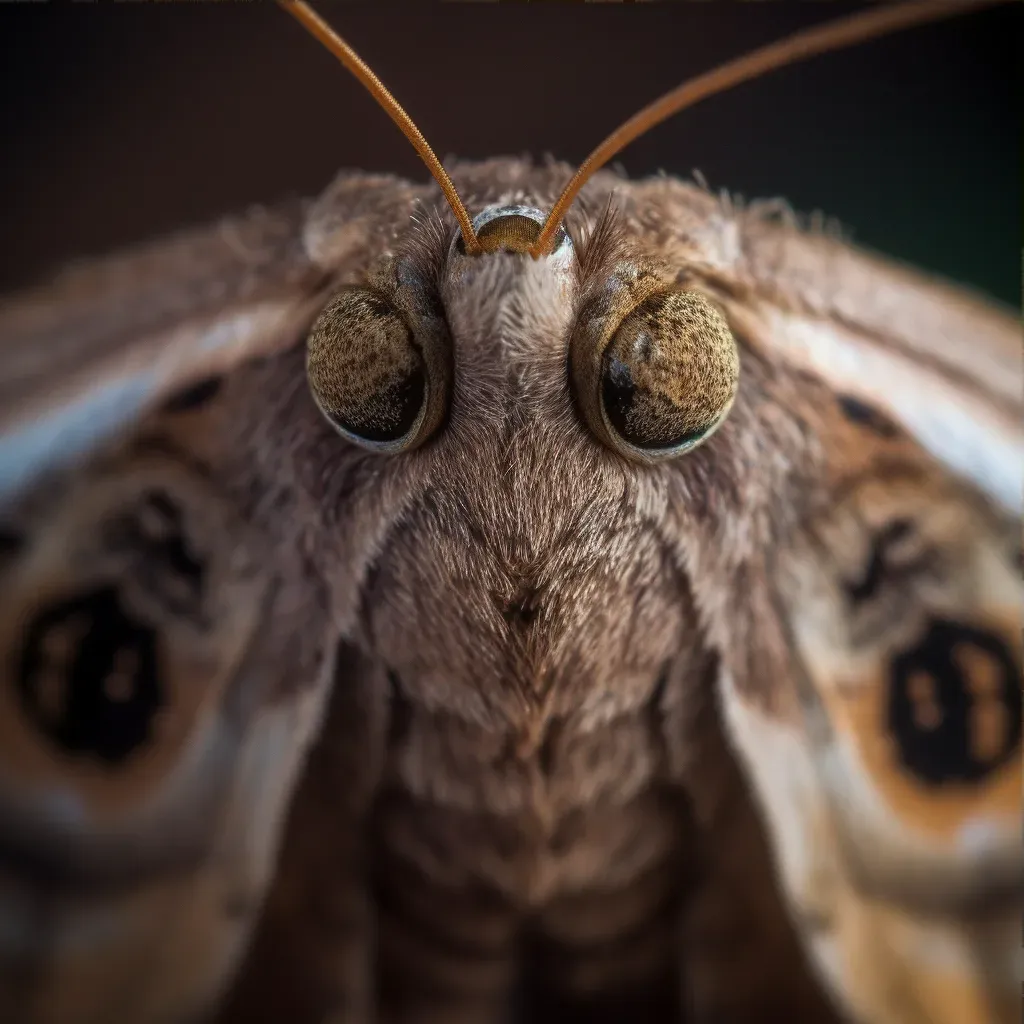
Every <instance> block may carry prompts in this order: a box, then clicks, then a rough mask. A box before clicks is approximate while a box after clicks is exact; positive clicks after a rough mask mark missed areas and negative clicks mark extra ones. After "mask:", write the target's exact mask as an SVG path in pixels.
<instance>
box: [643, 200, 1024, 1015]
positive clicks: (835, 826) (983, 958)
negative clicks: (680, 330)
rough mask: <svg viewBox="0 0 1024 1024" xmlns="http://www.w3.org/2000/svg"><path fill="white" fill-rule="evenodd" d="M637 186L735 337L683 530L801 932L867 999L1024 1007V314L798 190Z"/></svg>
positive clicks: (841, 981) (832, 979)
mask: <svg viewBox="0 0 1024 1024" xmlns="http://www.w3.org/2000/svg"><path fill="white" fill-rule="evenodd" d="M631 202H632V203H634V204H635V206H634V209H635V210H637V211H642V213H640V212H638V213H637V214H636V216H642V217H643V218H644V219H645V221H646V222H648V223H662V224H664V225H666V227H665V228H664V229H663V230H662V238H661V239H660V241H661V243H662V245H661V248H662V252H663V255H665V256H666V257H667V258H668V259H670V260H671V261H672V262H673V263H674V265H676V266H680V267H687V268H688V270H687V273H688V275H689V277H690V280H691V281H692V283H693V285H694V287H698V288H701V289H702V290H704V291H706V292H708V293H710V294H711V295H712V296H713V297H715V298H716V299H717V300H718V301H719V302H720V304H721V306H722V308H723V309H724V310H725V312H726V315H727V317H728V318H729V320H730V322H731V324H732V326H733V328H734V331H735V333H736V335H737V338H738V340H739V343H740V347H741V363H745V364H746V366H745V367H744V369H743V370H742V371H741V376H743V377H745V378H746V383H741V392H740V397H739V398H738V399H737V404H736V408H735V410H734V412H733V415H732V417H731V420H732V422H731V423H727V425H726V427H723V435H722V437H721V439H720V440H718V441H717V442H716V441H713V442H710V443H709V444H708V445H706V446H705V451H703V452H699V453H697V454H696V455H694V456H693V457H692V458H694V459H697V458H700V459H704V460H706V461H707V462H708V464H709V467H708V469H707V475H706V476H705V477H704V478H703V479H704V485H705V487H706V488H708V489H710V490H713V491H714V492H715V493H712V494H709V495H708V496H706V499H705V502H704V505H703V506H702V507H704V508H706V509H710V510H712V512H714V511H720V510H721V508H723V507H725V506H730V504H731V508H730V513H731V514H730V515H728V516H727V517H725V518H724V519H719V520H718V522H719V524H720V525H719V526H718V527H715V526H705V525H704V524H703V523H701V522H697V523H694V524H693V525H694V529H693V530H692V546H691V547H690V549H689V557H690V560H691V565H692V566H693V567H694V572H693V579H694V586H695V589H696V591H697V598H698V603H699V604H700V605H701V607H702V610H703V612H704V615H705V616H706V618H707V621H708V628H709V631H710V633H711V635H712V636H713V638H714V639H715V641H716V644H717V646H718V647H719V650H720V653H721V656H722V666H723V669H722V673H721V678H720V683H719V699H720V701H721V705H722V711H723V716H724V719H725V722H726V725H727V728H728V731H729V734H730V736H731V739H732V742H733V745H734V747H735V748H736V750H737V752H738V755H739V758H740V761H741V763H742V764H743V766H744V768H745V772H746V775H747V778H748V780H749V783H750V785H751V788H752V789H753V791H754V794H755V796H756V797H757V799H758V802H759V806H760V808H761V812H762V816H763V819H764V821H765V824H766V827H767V833H768V836H769V839H770V843H771V846H772V850H773V854H774V858H775V862H776V867H777V872H778V877H779V878H780V881H781V888H782V890H783V893H784V895H785V898H786V900H787V901H788V903H789V906H790V909H791V912H792V913H793V916H794V919H795V920H796V922H797V924H798V926H799V928H800V930H801V932H802V934H803V938H804V944H805V948H807V949H808V950H809V951H810V952H811V953H812V955H813V960H814V962H815V963H816V965H817V967H818V969H819V972H820V974H821V975H822V976H823V977H824V978H825V979H826V980H827V981H828V982H829V984H830V986H831V989H832V991H833V992H834V993H835V995H836V996H837V997H838V998H839V1000H840V1002H841V1003H842V1004H843V1005H845V1006H846V1007H847V1008H848V1009H850V1010H852V1011H853V1015H854V1016H856V1017H857V1019H863V1020H870V1021H873V1022H882V1024H885V1022H893V1024H895V1022H897V1021H899V1022H900V1024H907V1022H921V1024H924V1022H925V1021H931V1022H933V1021H939V1022H943V1021H948V1022H950V1024H952V1022H954V1021H956V1022H964V1021H978V1022H981V1021H1007V1022H1008V1021H1010V1020H1011V1019H1016V1016H1017V1015H1018V1014H1019V998H1020V996H1019V989H1018V981H1019V973H1020V971H1019V967H1020V964H1019V960H1020V952H1019V947H1020V936H1019V913H1020V905H1019V892H1020V881H1021V875H1022V870H1021V869H1022V858H1021V850H1020V836H1019V830H1020V806H1021V775H1020V753H1021V692H1020V689H1021V686H1020V679H1021V633H1020V622H1021V612H1022V595H1021V586H1020V578H1019V568H1018V558H1019V544H1020V527H1019V518H1018V516H1019V508H1020V497H1021V490H1020V480H1021V467H1022V458H1021V453H1022V434H1021V411H1022V409H1021V406H1022V397H1024V387H1022V384H1024V373H1022V349H1021V344H1020V323H1019V319H1018V318H1017V317H1016V316H1013V315H1011V314H1010V313H1009V312H1008V311H1003V310H1000V309H999V308H997V307H995V306H994V305H993V304H990V303H988V302H986V301H984V300H982V299H981V298H979V297H977V296H974V295H971V294H969V293H967V292H966V291H965V290H962V289H959V288H956V287H953V286H950V285H946V284H943V283H941V282H937V281H934V280H931V279H929V278H927V277H926V276H925V275H923V274H920V273H918V272H915V271H913V270H911V269H909V268H906V267H903V266H900V265H898V264H895V263H892V262H888V261H886V260H884V259H881V258H877V257H875V256H872V255H869V254H866V253H862V252H859V251H857V250H855V249H854V248H852V247H850V246H848V245H846V244H845V243H843V242H842V241H840V240H839V239H837V238H833V237H830V236H828V235H826V234H823V233H822V232H820V231H805V230H801V228H800V227H799V226H798V225H797V224H796V223H795V221H794V219H793V218H792V217H791V216H790V215H789V214H788V213H786V212H785V211H783V212H782V213H781V214H780V213H779V212H778V211H777V210H776V211H772V212H770V213H769V211H767V210H766V209H765V208H764V207H756V206H755V207H752V208H750V209H747V210H742V209H738V208H736V207H735V206H733V205H731V204H729V203H728V202H723V201H721V200H719V199H718V198H717V197H713V196H710V195H708V194H707V193H706V192H704V191H702V190H699V189H696V188H693V187H690V186H686V185H682V184H681V183H678V182H671V181H661V182H654V183H650V184H644V185H641V186H639V187H638V188H637V191H636V194H635V196H634V197H633V198H632V199H631ZM744 388H745V389H746V390H745V391H744ZM716 460H717V461H718V463H719V464H718V465H717V466H714V465H712V464H714V463H715V462H716ZM695 465H696V463H695ZM716 505H717V506H718V508H717V509H716ZM705 522H714V515H713V514H712V515H711V516H708V517H706V520H705ZM723 523H725V524H726V525H724V526H722V525H721V524H723ZM729 523H731V524H732V525H731V526H729V525H728V524H729ZM684 543H685V541H684Z"/></svg>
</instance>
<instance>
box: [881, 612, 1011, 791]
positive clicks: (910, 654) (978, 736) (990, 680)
mask: <svg viewBox="0 0 1024 1024" xmlns="http://www.w3.org/2000/svg"><path fill="white" fill-rule="evenodd" d="M889 686H890V689H889V708H888V718H889V722H888V724H889V729H890V731H891V733H892V735H893V738H894V739H895V741H896V747H897V750H898V752H899V758H900V760H901V761H902V763H903V764H904V766H905V767H906V768H907V769H908V770H909V771H910V772H911V773H912V774H913V775H915V776H917V778H918V779H920V780H921V781H922V782H924V783H925V784H927V785H930V786H941V785H943V784H944V783H950V782H980V781H981V780H982V779H984V778H986V777H987V776H988V775H990V774H991V773H992V772H993V771H995V770H996V769H997V768H999V767H1000V766H1002V765H1003V764H1005V763H1006V762H1007V761H1008V760H1009V759H1010V758H1012V757H1013V756H1014V752H1015V751H1016V750H1017V748H1018V746H1019V744H1020V739H1021V689H1020V667H1019V666H1018V665H1017V664H1016V663H1015V659H1014V657H1013V654H1012V653H1011V651H1010V649H1009V647H1008V646H1007V644H1006V643H1005V642H1004V641H1003V640H1002V639H1001V638H1000V637H998V636H997V635H995V634H994V633H989V632H985V631H984V630H980V629H975V628H973V627H972V626H968V625H966V624H964V623H962V622H951V621H949V620H946V619H933V620H931V622H930V623H929V626H928V629H927V631H926V632H925V634H924V636H923V637H922V638H921V640H920V641H919V642H918V643H917V644H916V645H915V646H913V647H911V648H909V649H908V650H905V651H904V652H903V653H901V654H900V655H898V656H897V657H896V658H895V659H893V662H892V665H891V669H890V680H889Z"/></svg>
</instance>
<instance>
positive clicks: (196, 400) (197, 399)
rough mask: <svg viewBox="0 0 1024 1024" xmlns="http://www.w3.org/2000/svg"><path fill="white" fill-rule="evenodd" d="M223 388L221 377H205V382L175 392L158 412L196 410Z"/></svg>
mask: <svg viewBox="0 0 1024 1024" xmlns="http://www.w3.org/2000/svg"><path fill="white" fill-rule="evenodd" d="M223 386H224V378H223V377H207V378H206V379H205V380H201V381H199V383H198V384H193V385H192V386H191V387H187V388H184V389H183V390H182V391H179V392H177V394H174V395H171V397H170V398H168V399H167V401H166V402H164V404H163V407H162V409H161V410H160V411H161V412H165V413H175V412H187V411H188V410H190V409H198V408H199V407H200V406H202V405H206V403H207V402H208V401H210V399H211V398H213V396H214V395H216V394H217V392H218V391H220V389H221V388H222V387H223Z"/></svg>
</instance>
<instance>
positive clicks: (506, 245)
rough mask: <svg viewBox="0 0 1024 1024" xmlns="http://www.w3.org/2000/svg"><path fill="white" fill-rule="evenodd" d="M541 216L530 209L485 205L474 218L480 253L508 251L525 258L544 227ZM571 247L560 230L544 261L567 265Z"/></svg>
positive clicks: (542, 215) (566, 236) (567, 237)
mask: <svg viewBox="0 0 1024 1024" xmlns="http://www.w3.org/2000/svg"><path fill="white" fill-rule="evenodd" d="M544 219H545V217H544V214H543V213H541V212H540V210H537V209H534V208H533V207H532V206H488V207H487V209H486V210H483V211H481V212H480V213H478V214H477V215H476V217H474V218H473V231H474V232H475V233H476V237H477V241H478V242H479V243H480V248H481V249H482V250H483V254H485V255H486V254H489V253H495V252H511V253H519V254H521V255H524V256H525V255H528V254H529V252H530V247H531V246H532V245H533V244H534V243H535V242H536V241H537V238H538V236H539V235H540V232H541V228H542V227H543V226H544ZM571 253H572V244H571V242H570V241H569V236H568V235H567V234H566V232H565V230H564V229H563V228H561V227H559V229H558V232H557V234H556V235H555V244H554V246H553V247H552V249H551V252H550V254H549V255H548V256H547V259H554V260H555V261H556V262H557V263H563V262H568V260H569V258H570V257H571Z"/></svg>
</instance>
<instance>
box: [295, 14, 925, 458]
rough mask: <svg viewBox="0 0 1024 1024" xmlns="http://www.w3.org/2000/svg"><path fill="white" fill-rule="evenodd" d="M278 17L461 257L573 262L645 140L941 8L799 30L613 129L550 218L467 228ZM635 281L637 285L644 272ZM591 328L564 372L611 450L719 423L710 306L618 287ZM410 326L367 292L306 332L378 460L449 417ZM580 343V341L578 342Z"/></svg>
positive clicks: (500, 213)
mask: <svg viewBox="0 0 1024 1024" xmlns="http://www.w3.org/2000/svg"><path fill="white" fill-rule="evenodd" d="M281 2H282V6H283V7H284V9H285V10H287V11H288V12H289V13H290V14H292V15H293V16H294V17H295V18H296V19H297V20H298V21H299V22H300V23H301V24H302V25H303V27H304V28H305V29H306V30H307V31H308V32H310V34H311V35H313V36H314V37H315V38H317V39H318V40H319V41H320V42H321V43H323V45H324V46H325V47H327V49H328V50H330V51H331V53H333V54H334V55H335V56H336V57H337V58H338V59H339V60H340V61H341V62H342V64H344V65H345V67H346V68H348V70H349V71H351V72H352V74H353V75H354V76H355V77H356V78H357V79H358V80H359V81H360V82H361V83H362V85H363V86H365V87H366V89H367V90H368V91H369V92H370V93H371V95H372V96H373V97H374V99H375V100H376V101H377V102H378V103H379V104H380V106H381V107H382V108H383V109H384V110H385V111H386V112H387V114H388V115H389V116H390V117H391V119H392V120H393V121H394V122H395V123H396V124H397V125H398V127H399V128H400V129H401V130H402V133H403V134H404V135H405V136H406V138H407V139H408V140H409V141H410V142H411V143H412V145H413V146H414V148H415V149H416V151H417V153H419V155H420V157H421V159H422V160H423V162H424V163H425V164H426V165H427V167H428V168H429V170H430V172H431V174H432V175H433V176H434V178H435V180H436V181H437V183H438V185H439V186H440V188H441V191H442V192H443V193H444V197H445V199H446V200H447V202H448V205H449V206H450V207H451V209H452V212H453V213H454V214H455V218H456V220H457V221H458V224H459V230H460V235H461V237H460V238H458V239H456V240H455V242H454V243H453V249H456V250H457V251H458V253H459V254H460V255H461V256H464V257H482V256H487V255H490V254H492V253H495V252H499V251H504V252H512V253H518V254H523V255H528V256H530V257H532V258H533V259H541V258H547V259H553V260H555V261H556V262H558V261H568V260H570V259H571V245H570V243H569V240H568V238H567V235H566V232H565V230H564V228H563V227H562V221H563V220H564V218H565V215H566V212H567V211H568V209H569V207H570V206H571V205H572V203H573V201H574V200H575V198H576V196H577V195H578V194H579V191H580V189H581V188H582V187H583V185H584V184H585V183H586V181H587V179H588V178H589V177H590V176H591V175H592V174H593V173H594V172H595V171H596V170H598V169H599V168H600V167H602V166H603V165H604V164H606V163H607V162H608V161H609V160H611V159H612V158H613V157H614V156H615V155H616V154H617V153H618V152H620V151H621V150H622V149H624V148H625V147H626V146H627V145H629V143H631V142H633V141H634V140H635V139H637V138H639V137H640V136H641V135H643V134H644V133H645V132H647V131H648V130H649V129H651V128H653V127H654V126H655V125H657V124H660V123H661V122H662V121H664V120H666V119H667V118H669V117H671V116H672V115H674V114H676V113H678V112H679V111H680V110H683V109H685V108H686V107H689V106H692V105H693V104H694V103H697V102H699V101H700V100H702V99H705V98H707V97H708V96H712V95H714V94H716V93H718V92H722V91H723V90H725V89H728V88H731V87H732V86H734V85H738V84H739V83H741V82H744V81H747V80H749V79H751V78H755V77H757V76H759V75H761V74H764V73H765V72H766V71H770V70H772V69H774V68H778V67H782V66H785V65H786V64H790V63H793V62H794V61H797V60H802V59H805V58H807V57H810V56H813V55H815V54H818V53H823V52H825V51H827V50H832V49H837V48H841V47H843V46H848V45H850V44H852V43H856V42H860V41H862V40H864V39H869V38H871V37H873V36H878V35H884V34H886V33H889V32H892V31H895V30H897V29H899V28H903V27H906V26H908V25H912V24H916V23H918V22H921V21H928V20H930V19H932V18H934V17H937V16H938V14H937V13H936V11H935V7H936V6H937V5H928V4H921V3H907V4H900V5H889V6H887V7H886V8H883V9H881V10H871V11H866V12H863V13H862V14H859V15H855V16H853V17H851V18H847V19H842V20H840V21H837V22H834V23H831V24H827V25H825V26H824V27H818V28H812V29H810V30H808V31H807V32H801V33H797V34H796V35H793V36H790V37H789V38H787V39H784V40H782V41H781V42H779V43H774V44H771V45H769V46H766V47H764V48H762V49H760V50H757V51H755V52H753V53H751V54H748V55H746V56H744V57H740V58H739V59H737V60H734V61H731V62H730V63H728V64H725V65H723V66H721V67H718V68H715V69H714V70H712V71H710V72H707V73H705V74H703V75H698V76H697V77H696V78H693V79H690V80H688V81H686V82H684V83H683V84H682V85H680V86H678V87H677V88H675V89H673V90H672V91H671V92H669V93H667V94H666V95H664V96H662V97H661V98H660V99H658V100H656V101H655V102H654V103H651V104H650V105H649V106H647V107H645V108H644V109H643V110H641V111H639V112H638V113H637V114H635V115H634V116H633V117H631V118H630V119H629V120H628V121H627V122H626V123H625V124H623V125H621V126H620V127H619V128H617V129H616V130H615V131H614V132H612V134H611V135H609V136H608V138H607V139H605V140H604V142H602V143H601V144H600V145H599V146H598V147H597V149H595V150H594V151H593V152H592V153H591V154H590V156H588V157H587V159H586V160H584V162H583V164H582V165H581V166H580V168H579V170H578V171H577V172H576V173H575V174H574V175H573V177H572V179H571V180H570V181H569V183H568V184H567V185H566V187H565V188H564V189H563V191H562V194H561V195H560V196H559V197H558V199H557V201H556V202H555V204H554V206H553V207H552V208H551V210H550V212H549V213H548V214H547V216H546V217H545V216H544V215H543V214H541V213H540V211H538V210H533V209H531V208H528V207H492V208H488V209H487V210H484V211H483V213H481V214H480V215H478V216H477V218H476V219H475V220H473V219H471V218H470V216H469V213H468V212H467V210H466V207H465V204H464V203H463V202H462V199H461V198H460V196H459V194H458V192H457V190H456V188H455V186H454V184H453V183H452V180H451V178H450V177H449V176H448V173H447V172H446V171H445V169H444V167H443V166H442V164H441V162H440V160H438V158H437V156H436V155H435V154H434V151H433V150H432V149H431V148H430V145H429V144H428V143H427V141H426V139H425V138H424V137H423V134H422V133H421V132H420V131H419V129H418V128H417V127H416V126H415V124H414V123H413V121H412V119H411V118H410V117H409V115H408V114H407V113H406V112H405V111H404V110H403V109H402V107H401V106H400V105H399V103H398V101H397V100H396V99H395V98H394V97H393V96H392V95H391V93H390V92H389V91H388V90H387V88H386V87H385V86H384V84H383V83H382V82H381V81H380V79H379V78H378V77H377V76H376V75H375V74H374V73H373V71H372V70H371V69H370V68H369V67H368V66H367V65H366V64H365V63H364V61H363V60H362V59H361V58H360V57H359V55H358V54H357V53H356V52H355V51H354V50H353V49H352V48H351V47H350V46H349V45H348V43H346V42H345V41H344V40H343V39H342V38H341V37H340V36H339V35H338V34H337V33H336V32H335V31H334V30H333V29H332V28H331V27H330V26H329V25H328V24H327V23H326V22H325V21H324V20H323V19H322V18H321V17H320V16H319V15H318V14H317V13H316V12H315V11H313V10H312V9H311V8H310V7H308V6H307V5H306V4H305V3H301V2H293V0H287V2H285V0H281ZM641 277H642V275H641ZM621 283H622V282H621V281H620V280H619V278H618V277H617V276H616V275H613V276H612V278H611V279H610V280H609V282H608V289H607V290H608V291H609V292H610V293H614V294H613V297H612V299H611V301H610V302H609V303H607V305H608V306H609V307H610V308H609V309H608V311H607V315H606V316H604V317H603V319H602V320H601V323H600V325H599V326H598V327H597V328H596V329H595V328H594V327H593V326H592V325H591V326H587V327H585V328H584V329H583V330H580V331H577V332H576V336H575V337H574V338H573V340H572V341H571V342H570V375H571V377H572V383H573V388H574V391H575V394H576V397H577V402H578V405H579V407H580V410H581V412H582V415H583V418H584V419H585V421H586V423H587V425H588V427H589V428H590V430H591V431H592V432H593V433H594V434H595V435H596V436H597V437H598V439H599V440H601V441H602V442H603V443H604V444H606V445H607V446H608V447H610V448H611V449H612V450H613V451H615V452H618V453H619V454H621V455H624V456H625V457H627V458H630V459H633V460H635V461H640V462H652V461H658V460H661V459H664V458H667V457H671V456H674V455H680V454H682V453H684V452H687V451H690V450H691V449H693V448H695V447H696V446H697V445H699V444H700V443H701V442H702V441H704V440H706V439H707V438H708V437H709V436H710V435H711V434H712V433H714V431H715V430H716V429H717V427H718V426H719V425H720V424H721V423H722V421H723V420H724V419H725V417H726V415H727V414H728V412H729V409H730V408H731V407H732V403H733V399H734V397H735V395H736V388H737V384H738V377H739V357H738V354H737V350H736V344H735V341H734V339H733V337H732V333H731V331H730V330H729V327H728V324H726V322H725V319H724V318H723V317H722V315H721V313H719V312H718V310H716V309H715V307H714V306H713V305H712V303H711V302H710V301H709V300H708V299H706V298H705V297H704V296H702V295H700V294H697V293H694V292H689V291H685V290H682V289H679V288H673V287H663V288H661V289H659V290H655V291H645V290H643V289H641V294H637V289H636V288H629V287H627V288H625V289H623V288H621V287H620V286H621ZM418 326H419V325H418V324H417V323H416V320H415V316H412V317H410V316H409V315H408V311H407V310H406V311H403V310H402V309H401V308H400V307H399V306H397V305H396V304H394V303H393V302H390V301H389V297H388V296H387V295H386V294H385V293H382V292H377V291H375V290H373V289H370V288H365V289H351V290H347V291H345V292H343V293H342V294H341V295H339V296H336V297H335V298H334V299H333V300H332V301H331V303H330V304H329V305H328V307H327V309H325V310H324V311H323V313H321V315H320V317H319V318H318V319H317V321H316V323H315V324H314V326H313V330H312V333H311V335H310V338H309V347H308V376H309V382H310V387H311V388H312V391H313V396H314V398H315V400H316V402H317V404H318V405H319V407H320V409H321V410H322V411H323V413H324V415H325V416H326V417H327V418H328V420H330V422H331V423H332V424H333V425H334V426H335V428H336V429H337V430H338V431H339V432H340V433H341V434H343V435H344V436H345V437H347V438H348V439H349V440H351V441H353V442H354V443H356V444H359V445H361V446H363V447H366V448H370V449H373V450H377V451H390V452H394V451H404V450H408V449H411V448H414V447H415V446H416V445H418V444H420V443H422V442H423V441H424V440H426V439H427V438H428V437H429V436H430V435H431V434H432V433H433V432H434V431H435V430H436V429H437V427H438V426H439V425H440V422H441V420H442V418H443V416H444V412H445V407H446V402H447V396H448V386H449V385H450V377H451V375H450V367H448V364H447V363H445V359H444V355H443V352H442V351H441V349H440V348H437V347H436V346H431V345H429V344H425V343H424V339H423V338H422V337H421V336H420V332H419V330H418ZM581 339H582V340H581Z"/></svg>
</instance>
